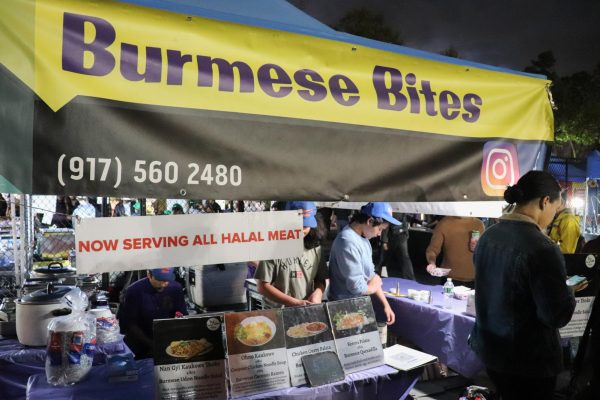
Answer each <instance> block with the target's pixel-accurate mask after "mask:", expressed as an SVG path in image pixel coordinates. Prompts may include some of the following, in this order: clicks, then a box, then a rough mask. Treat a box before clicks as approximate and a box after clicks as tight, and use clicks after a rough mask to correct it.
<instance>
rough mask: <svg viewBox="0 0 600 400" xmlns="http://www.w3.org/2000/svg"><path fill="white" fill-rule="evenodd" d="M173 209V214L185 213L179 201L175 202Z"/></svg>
mask: <svg viewBox="0 0 600 400" xmlns="http://www.w3.org/2000/svg"><path fill="white" fill-rule="evenodd" d="M171 210H172V212H173V215H182V214H184V212H183V207H182V206H181V204H179V203H175V204H173V207H171Z"/></svg>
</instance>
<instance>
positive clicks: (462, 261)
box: [425, 217, 485, 288]
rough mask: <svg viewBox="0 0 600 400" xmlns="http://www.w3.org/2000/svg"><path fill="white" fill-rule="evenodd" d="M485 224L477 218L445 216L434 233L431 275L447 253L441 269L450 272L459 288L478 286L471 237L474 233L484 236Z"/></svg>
mask: <svg viewBox="0 0 600 400" xmlns="http://www.w3.org/2000/svg"><path fill="white" fill-rule="evenodd" d="M484 229H485V227H484V225H483V222H481V220H480V219H478V218H473V217H444V218H442V220H441V221H440V222H439V223H438V224H437V226H436V227H435V229H434V230H433V236H432V237H431V241H430V242H429V246H428V247H427V250H425V257H426V259H427V263H428V265H427V272H429V273H430V274H431V273H432V272H433V271H434V269H435V268H436V264H435V262H436V258H437V256H438V255H439V254H440V252H443V260H442V263H441V268H447V269H450V272H449V274H448V277H450V278H452V281H453V282H454V284H455V285H456V286H458V285H463V286H467V287H471V288H472V287H473V286H474V280H475V267H474V266H473V251H474V250H475V248H474V247H473V246H471V235H472V234H473V231H478V232H479V235H481V234H483V231H484Z"/></svg>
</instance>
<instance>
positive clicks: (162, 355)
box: [154, 314, 227, 400]
mask: <svg viewBox="0 0 600 400" xmlns="http://www.w3.org/2000/svg"><path fill="white" fill-rule="evenodd" d="M222 324H223V314H203V315H202V316H201V317H187V318H176V319H161V320H155V321H154V377H155V383H156V393H157V396H156V397H157V398H158V399H165V400H166V399H183V398H190V399H191V398H193V399H227V385H226V379H225V349H224V346H223V330H222Z"/></svg>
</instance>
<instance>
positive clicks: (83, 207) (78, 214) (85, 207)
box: [71, 196, 96, 228]
mask: <svg viewBox="0 0 600 400" xmlns="http://www.w3.org/2000/svg"><path fill="white" fill-rule="evenodd" d="M77 201H78V202H79V205H78V206H77V207H76V208H75V210H73V215H71V223H72V224H73V228H77V225H78V224H79V222H80V221H81V220H82V219H84V218H96V207H94V206H93V205H92V204H90V202H89V199H88V198H87V197H85V196H77Z"/></svg>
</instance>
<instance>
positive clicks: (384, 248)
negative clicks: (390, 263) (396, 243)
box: [382, 243, 389, 251]
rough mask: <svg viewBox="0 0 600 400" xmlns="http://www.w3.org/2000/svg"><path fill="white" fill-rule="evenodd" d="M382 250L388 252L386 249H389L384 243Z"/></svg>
mask: <svg viewBox="0 0 600 400" xmlns="http://www.w3.org/2000/svg"><path fill="white" fill-rule="evenodd" d="M382 248H383V251H388V248H389V247H388V244H387V243H384V244H383V246H382Z"/></svg>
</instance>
